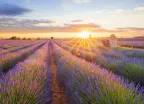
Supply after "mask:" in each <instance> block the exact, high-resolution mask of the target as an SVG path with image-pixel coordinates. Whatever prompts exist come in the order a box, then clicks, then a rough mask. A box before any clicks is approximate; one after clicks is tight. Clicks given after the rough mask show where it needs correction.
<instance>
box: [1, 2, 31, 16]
mask: <svg viewBox="0 0 144 104" xmlns="http://www.w3.org/2000/svg"><path fill="white" fill-rule="evenodd" d="M27 12H31V10H30V9H27V8H23V7H20V6H17V5H13V4H0V15H7V16H9V15H11V16H15V15H22V14H24V13H27Z"/></svg>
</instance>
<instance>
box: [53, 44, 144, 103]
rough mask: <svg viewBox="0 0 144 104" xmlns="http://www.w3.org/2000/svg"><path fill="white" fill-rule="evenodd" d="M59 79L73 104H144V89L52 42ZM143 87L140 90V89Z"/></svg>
mask: <svg viewBox="0 0 144 104" xmlns="http://www.w3.org/2000/svg"><path fill="white" fill-rule="evenodd" d="M52 49H53V53H54V58H55V62H56V63H57V65H58V79H59V81H60V82H61V83H63V84H64V86H65V88H66V92H67V95H68V96H69V97H70V102H71V104H143V103H144V95H142V93H140V92H143V91H142V90H144V89H141V90H140V88H138V86H137V87H134V84H133V83H130V84H129V82H128V81H127V80H124V79H123V78H121V77H119V76H117V75H114V74H113V73H111V72H109V71H107V70H106V69H101V68H100V67H99V66H96V65H93V64H91V63H89V62H87V61H85V60H82V59H80V58H77V57H75V56H73V55H72V54H70V53H69V52H68V51H66V50H64V49H62V48H60V47H59V46H58V45H56V44H54V43H52ZM138 89H139V91H138Z"/></svg>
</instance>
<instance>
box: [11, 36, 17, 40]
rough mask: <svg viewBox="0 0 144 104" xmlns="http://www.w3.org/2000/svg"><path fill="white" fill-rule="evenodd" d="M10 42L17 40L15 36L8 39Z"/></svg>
mask: <svg viewBox="0 0 144 104" xmlns="http://www.w3.org/2000/svg"><path fill="white" fill-rule="evenodd" d="M9 39H11V40H17V37H16V36H12V37H11V38H9Z"/></svg>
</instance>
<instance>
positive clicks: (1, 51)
mask: <svg viewBox="0 0 144 104" xmlns="http://www.w3.org/2000/svg"><path fill="white" fill-rule="evenodd" d="M118 44H119V46H118V47H116V48H110V47H105V46H104V45H103V44H102V43H101V41H100V40H97V39H95V38H92V39H83V38H82V39H81V38H74V39H51V40H0V104H144V49H143V48H142V47H144V42H143V41H128V40H123V41H119V42H118ZM135 46H136V47H135Z"/></svg>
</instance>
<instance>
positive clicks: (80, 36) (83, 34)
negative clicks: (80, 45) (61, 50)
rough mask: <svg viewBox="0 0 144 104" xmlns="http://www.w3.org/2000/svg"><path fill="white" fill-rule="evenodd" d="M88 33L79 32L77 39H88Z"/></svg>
mask: <svg viewBox="0 0 144 104" xmlns="http://www.w3.org/2000/svg"><path fill="white" fill-rule="evenodd" d="M89 34H90V33H89V32H87V31H83V32H81V33H79V34H78V35H77V37H79V38H85V39H86V38H89Z"/></svg>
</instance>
